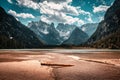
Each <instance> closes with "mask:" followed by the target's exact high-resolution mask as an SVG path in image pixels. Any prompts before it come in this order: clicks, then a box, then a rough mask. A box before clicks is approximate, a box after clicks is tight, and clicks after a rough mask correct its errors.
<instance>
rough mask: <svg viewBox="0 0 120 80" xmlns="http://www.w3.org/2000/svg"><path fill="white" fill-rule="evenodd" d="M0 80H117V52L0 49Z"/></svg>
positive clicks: (119, 62) (119, 71)
mask: <svg viewBox="0 0 120 80" xmlns="http://www.w3.org/2000/svg"><path fill="white" fill-rule="evenodd" d="M0 80H120V52H119V51H117V52H98V51H97V52H93V53H91V52H90V53H89V52H87V53H81V52H79V53H63V52H53V51H47V50H34V51H32V50H0Z"/></svg>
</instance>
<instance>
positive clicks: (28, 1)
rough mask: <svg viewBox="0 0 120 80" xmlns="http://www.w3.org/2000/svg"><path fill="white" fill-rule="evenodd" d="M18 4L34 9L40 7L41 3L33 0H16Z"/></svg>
mask: <svg viewBox="0 0 120 80" xmlns="http://www.w3.org/2000/svg"><path fill="white" fill-rule="evenodd" d="M16 1H17V3H18V5H22V6H25V7H28V8H32V9H35V10H36V9H39V4H38V3H36V2H34V1H32V0H16Z"/></svg>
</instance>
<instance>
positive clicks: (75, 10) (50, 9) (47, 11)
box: [16, 0, 92, 26]
mask: <svg viewBox="0 0 120 80" xmlns="http://www.w3.org/2000/svg"><path fill="white" fill-rule="evenodd" d="M16 1H17V3H18V5H20V6H25V7H27V8H32V9H34V10H40V13H41V17H40V19H41V20H42V21H44V22H47V23H52V22H54V23H55V24H56V23H67V24H77V25H79V26H80V25H82V24H84V23H85V22H84V21H83V20H82V19H80V18H78V16H79V15H81V14H82V15H85V16H87V17H88V21H89V22H92V19H91V14H90V12H87V11H84V10H82V9H81V8H80V7H74V6H72V5H71V3H72V0H40V1H39V0H16ZM73 16H74V17H73Z"/></svg>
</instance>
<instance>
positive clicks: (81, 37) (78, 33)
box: [62, 27, 89, 45]
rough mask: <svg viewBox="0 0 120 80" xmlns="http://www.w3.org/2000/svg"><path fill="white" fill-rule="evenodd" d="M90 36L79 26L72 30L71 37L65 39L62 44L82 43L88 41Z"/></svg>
mask: <svg viewBox="0 0 120 80" xmlns="http://www.w3.org/2000/svg"><path fill="white" fill-rule="evenodd" d="M88 38H89V37H88V35H87V34H86V33H85V32H83V31H82V30H80V29H79V28H78V27H76V28H75V29H74V30H73V31H72V33H71V35H70V37H69V38H68V39H67V40H66V41H64V42H63V43H62V44H63V45H80V44H82V43H84V42H85V41H87V39H88Z"/></svg>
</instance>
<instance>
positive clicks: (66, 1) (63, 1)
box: [41, 0, 72, 3]
mask: <svg viewBox="0 0 120 80" xmlns="http://www.w3.org/2000/svg"><path fill="white" fill-rule="evenodd" d="M44 1H47V2H54V3H71V2H72V0H41V2H44Z"/></svg>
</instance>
